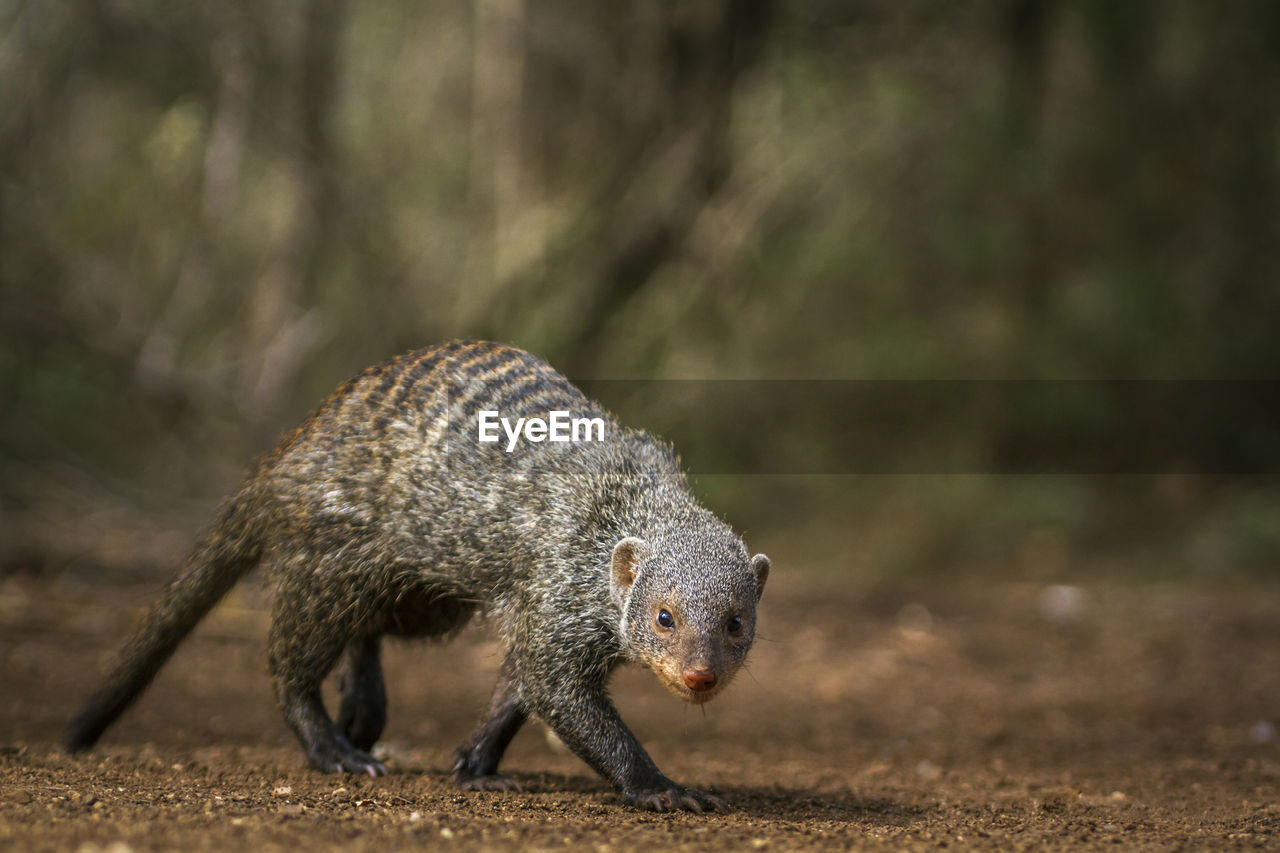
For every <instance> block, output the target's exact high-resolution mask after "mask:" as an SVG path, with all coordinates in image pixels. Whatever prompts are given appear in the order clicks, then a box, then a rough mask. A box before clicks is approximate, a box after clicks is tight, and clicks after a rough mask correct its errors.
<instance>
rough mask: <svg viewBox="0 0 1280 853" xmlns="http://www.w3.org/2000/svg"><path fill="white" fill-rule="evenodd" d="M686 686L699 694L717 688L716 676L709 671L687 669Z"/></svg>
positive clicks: (685, 675)
mask: <svg viewBox="0 0 1280 853" xmlns="http://www.w3.org/2000/svg"><path fill="white" fill-rule="evenodd" d="M684 686H685V687H688V688H689V689H690V690H694V691H698V692H701V691H703V690H710V689H711V688H712V687H715V686H716V674H715V673H714V672H712V671H711V670H709V669H686V670H685V671H684Z"/></svg>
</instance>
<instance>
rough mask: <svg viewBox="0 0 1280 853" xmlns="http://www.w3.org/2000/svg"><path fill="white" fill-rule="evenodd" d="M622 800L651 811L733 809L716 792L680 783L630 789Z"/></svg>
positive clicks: (724, 810) (723, 810)
mask: <svg viewBox="0 0 1280 853" xmlns="http://www.w3.org/2000/svg"><path fill="white" fill-rule="evenodd" d="M622 802H624V803H626V804H627V805H629V806H634V807H635V808H638V809H644V810H645V811H651V812H673V811H678V810H680V809H685V810H687V811H691V812H697V813H699V814H701V813H703V812H712V811H716V812H728V811H732V808H731V807H730V806H729V804H728V803H726V802H725V801H724V800H722V799H720V798H719V797H717V796H716V795H715V794H708V793H707V792H706V791H699V790H697V789H695V788H684V787H681V786H679V785H675V786H672V787H670V788H660V789H642V790H639V791H630V792H628V793H625V794H623V795H622Z"/></svg>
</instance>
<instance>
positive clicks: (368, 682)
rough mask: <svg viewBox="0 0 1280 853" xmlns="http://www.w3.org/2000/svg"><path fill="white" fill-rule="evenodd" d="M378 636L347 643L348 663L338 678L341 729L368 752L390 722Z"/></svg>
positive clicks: (339, 723) (354, 743)
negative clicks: (340, 697) (340, 699)
mask: <svg viewBox="0 0 1280 853" xmlns="http://www.w3.org/2000/svg"><path fill="white" fill-rule="evenodd" d="M380 648H381V642H380V640H379V639H378V637H366V638H364V639H360V640H355V641H353V642H352V643H351V645H349V646H347V652H346V658H347V659H346V664H345V666H344V667H343V670H342V674H341V675H340V676H339V677H338V692H339V693H340V694H341V696H342V703H341V705H339V707H338V728H339V729H341V730H342V733H343V735H344V736H345V737H346V739H347V740H348V741H349V742H350V743H351V745H352V746H354V747H355V748H356V749H359V750H363V751H365V752H368V751H369V750H370V749H373V745H374V744H375V743H377V742H378V738H379V737H381V736H382V730H383V729H384V728H385V727H386V725H387V688H386V685H385V684H384V683H383V680H382V661H381V659H380V654H379V652H380Z"/></svg>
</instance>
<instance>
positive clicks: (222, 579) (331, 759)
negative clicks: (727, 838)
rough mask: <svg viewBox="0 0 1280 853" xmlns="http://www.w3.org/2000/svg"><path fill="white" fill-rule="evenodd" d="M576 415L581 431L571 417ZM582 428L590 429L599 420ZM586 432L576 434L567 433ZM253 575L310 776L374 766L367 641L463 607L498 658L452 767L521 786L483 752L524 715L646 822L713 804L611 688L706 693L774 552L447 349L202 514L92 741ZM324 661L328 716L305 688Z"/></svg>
mask: <svg viewBox="0 0 1280 853" xmlns="http://www.w3.org/2000/svg"><path fill="white" fill-rule="evenodd" d="M486 411H488V412H497V413H499V414H500V415H501V416H503V417H505V418H508V419H509V420H510V421H511V422H516V418H520V417H527V418H533V417H540V418H545V417H546V416H547V414H548V413H549V412H567V413H569V414H570V415H571V416H572V417H573V418H575V419H600V422H601V423H600V425H601V426H603V430H602V432H603V435H592V436H591V438H593V439H598V438H602V439H603V440H591V441H586V440H581V441H578V442H558V441H557V442H552V441H536V437H537V435H536V434H535V433H534V432H532V431H526V432H525V437H526V438H528V439H535V440H524V441H520V442H518V446H514V447H513V446H512V445H513V444H516V442H509V441H507V437H506V436H503V438H502V440H501V441H497V442H492V441H480V440H479V437H478V430H477V423H478V421H479V419H480V415H481V413H483V412H486ZM589 422H590V423H594V421H589ZM595 432H596V433H599V432H601V430H595ZM580 437H585V436H580ZM258 564H261V565H262V566H263V567H264V569H265V570H266V572H267V576H268V578H269V580H270V582H271V586H272V588H273V594H274V599H273V612H272V624H271V630H270V636H269V640H268V657H269V670H270V673H271V677H272V680H273V684H274V686H275V691H276V695H277V698H278V700H279V703H280V705H281V708H282V710H283V712H284V717H285V720H286V721H287V723H288V725H289V727H290V728H291V729H292V730H293V732H294V733H295V734H296V735H297V737H298V740H300V741H301V742H302V746H303V747H304V749H305V750H306V753H307V756H308V758H309V759H310V761H311V763H312V764H313V765H314V766H315V767H317V768H319V769H320V770H323V771H326V772H343V771H345V772H347V773H368V774H370V775H374V776H380V775H382V774H384V773H386V768H385V767H384V765H383V764H382V763H381V762H380V761H378V760H377V759H375V758H374V757H373V756H372V755H371V754H370V752H369V750H370V749H371V748H372V747H373V745H374V742H375V741H377V739H378V737H379V736H380V735H381V733H382V730H383V726H384V724H385V722H386V693H385V689H384V686H383V677H382V667H381V664H380V663H379V643H380V638H381V637H382V636H384V635H388V634H389V635H395V636H416V637H440V636H444V635H448V634H450V633H451V632H453V631H455V630H457V629H459V628H460V627H461V626H462V625H464V624H465V623H466V622H467V621H468V620H469V619H470V618H471V617H472V616H473V615H475V614H477V613H480V614H483V615H484V616H486V617H487V618H488V619H489V620H490V621H491V622H492V623H494V624H495V626H496V629H497V632H498V633H499V635H500V636H501V638H502V640H503V641H504V644H505V658H504V661H503V664H502V668H501V674H500V676H499V678H498V683H497V686H496V688H495V690H494V692H493V698H492V700H491V701H490V703H489V706H488V709H487V710H486V711H485V713H484V716H483V718H482V719H481V722H480V725H479V727H478V728H477V729H476V730H475V732H474V734H472V736H471V737H470V739H469V740H468V741H467V742H466V743H465V744H463V746H462V747H461V748H459V749H458V751H457V753H456V756H455V757H456V763H455V764H454V767H453V773H454V777H455V780H456V782H457V784H458V785H460V786H461V787H462V788H464V789H469V790H518V789H519V786H518V785H517V784H516V783H515V782H514V781H513V780H511V779H509V778H507V777H504V776H500V775H498V773H497V770H498V762H499V760H500V759H501V758H502V754H503V751H504V750H505V749H506V747H507V745H508V744H509V743H510V741H511V739H512V737H514V736H515V734H516V731H517V730H518V729H519V728H520V726H521V725H522V724H523V723H524V722H525V720H527V719H528V718H529V717H530V716H534V717H537V718H539V719H541V720H542V721H543V722H545V723H546V724H547V725H548V726H549V727H550V728H551V729H552V730H553V731H554V732H555V733H556V734H557V735H558V736H559V737H560V739H561V740H562V741H564V743H565V744H566V745H568V746H569V748H570V749H572V750H573V751H574V752H575V753H576V754H577V755H578V756H580V757H581V758H582V760H584V761H585V762H586V763H587V764H589V765H590V766H591V767H593V768H594V769H595V770H596V771H597V772H599V773H600V774H601V775H602V776H603V777H605V778H606V779H607V780H608V781H609V782H611V783H612V784H613V785H614V786H615V787H616V788H617V790H618V793H619V795H620V796H621V799H622V801H623V802H625V803H628V804H630V805H633V806H637V807H640V808H645V809H653V810H657V811H665V810H671V809H690V810H693V811H703V810H705V809H718V810H722V809H725V808H727V805H726V804H725V802H724V801H723V800H721V799H720V798H719V797H716V796H714V795H712V794H709V793H705V792H702V791H698V790H695V789H692V788H686V787H683V786H681V785H678V784H676V783H675V782H673V781H672V780H670V779H668V778H667V777H666V776H664V775H663V774H662V773H661V772H660V771H659V770H658V768H657V766H656V765H655V764H654V762H653V760H652V759H651V758H650V757H649V755H648V754H647V753H646V752H645V750H644V749H643V748H642V747H641V746H640V744H639V742H638V741H637V740H636V738H635V736H634V735H633V734H632V733H631V731H630V730H629V729H628V728H627V726H626V725H625V724H624V723H623V722H622V719H621V718H620V717H619V715H618V712H617V710H616V709H615V708H614V706H613V704H612V702H610V700H609V697H608V694H607V692H606V686H607V682H608V679H609V676H610V673H611V672H612V671H613V670H614V669H615V668H616V667H617V666H618V665H619V664H621V663H624V662H639V663H643V664H644V665H646V666H648V667H649V668H650V669H652V670H653V672H654V673H656V675H657V677H658V679H659V680H660V681H661V682H662V683H663V684H665V685H666V686H667V687H668V688H670V689H671V690H672V691H673V692H674V693H675V694H676V695H678V696H680V697H681V698H683V699H686V700H688V701H689V702H692V703H702V702H705V701H707V700H708V699H710V698H711V697H713V696H715V695H716V694H717V693H719V692H720V690H721V689H722V688H723V687H724V685H725V684H726V683H727V682H728V681H729V680H730V678H731V677H732V676H733V675H734V673H735V672H736V671H737V670H738V669H739V668H740V667H741V666H742V663H743V661H744V659H745V658H746V655H747V652H748V650H749V649H750V648H751V644H752V641H753V639H754V637H755V627H756V604H757V602H758V600H759V598H760V594H761V593H762V592H763V590H764V585H765V581H766V579H767V578H768V576H769V559H768V557H766V556H764V555H763V554H757V555H755V556H754V557H751V556H749V555H748V551H747V550H746V547H745V546H744V545H743V543H742V540H741V539H740V538H739V537H738V536H737V535H736V534H735V533H733V531H732V530H730V528H729V527H728V526H727V525H726V524H725V523H724V522H722V521H720V520H719V519H718V518H716V517H715V516H714V515H713V514H712V513H711V512H709V511H708V510H706V509H704V508H703V507H702V506H700V505H699V504H698V503H697V502H696V501H695V499H694V498H693V497H692V495H691V494H690V492H689V490H688V487H687V485H686V482H685V479H684V475H683V474H682V473H681V470H680V467H679V465H678V462H677V460H676V458H675V457H674V455H673V454H672V452H671V451H670V450H669V449H668V448H667V447H666V446H665V445H664V444H662V443H660V442H658V441H657V440H655V439H654V438H652V437H650V436H649V435H647V434H645V433H644V432H641V431H638V430H633V429H627V428H625V427H623V426H621V425H620V424H619V423H618V422H617V421H616V420H615V419H614V418H613V416H612V415H610V414H609V413H608V412H606V411H605V410H604V409H603V408H602V407H601V406H599V405H598V404H597V403H595V402H593V401H592V400H590V399H588V398H587V397H586V396H585V395H583V394H582V392H581V391H579V390H578V389H577V388H576V387H574V386H573V385H572V384H570V382H569V381H568V380H567V379H565V378H564V377H563V376H561V375H560V374H559V373H557V372H556V371H555V370H554V369H553V368H552V367H551V366H550V365H548V364H547V363H545V362H544V361H542V360H540V359H538V358H536V357H535V356H533V355H530V354H529V353H527V352H524V351H522V350H519V349H516V348H514V347H510V346H505V345H501V344H495V343H486V342H473V341H454V342H451V343H446V344H443V345H440V346H437V347H434V348H430V349H424V350H419V351H417V352H413V353H410V354H407V355H403V356H400V357H398V358H393V359H391V360H390V361H388V362H385V363H383V364H380V365H377V366H375V367H371V368H369V369H367V370H365V371H364V372H363V373H361V374H359V375H358V376H356V377H354V378H353V379H351V380H350V381H348V382H347V383H346V384H345V385H343V386H342V387H341V388H339V389H338V390H337V391H336V392H335V393H334V394H333V395H332V396H330V397H329V399H328V400H327V401H326V402H325V403H324V404H322V405H321V406H320V408H319V409H317V410H316V411H315V412H313V413H312V414H311V415H310V416H309V417H308V418H307V419H306V420H305V421H304V422H303V424H302V425H301V426H300V427H299V428H298V429H297V430H295V431H294V432H293V434H292V435H290V436H289V437H288V438H286V439H285V440H284V441H283V442H282V443H281V444H280V445H279V446H278V447H276V449H275V450H273V451H272V452H271V453H270V454H268V455H267V456H266V457H264V458H263V459H262V460H261V461H260V462H259V463H258V465H257V467H256V469H255V470H254V471H253V472H252V473H251V474H250V475H249V477H248V479H247V480H246V481H245V483H244V484H243V486H242V487H241V489H240V491H239V492H238V493H236V494H235V495H234V496H232V497H231V498H230V499H229V500H228V501H227V502H226V503H225V504H224V505H223V506H222V508H221V510H220V512H219V514H218V516H217V519H216V521H215V522H214V524H213V526H212V527H211V528H210V529H209V531H208V532H207V533H205V535H204V536H203V538H202V539H201V540H200V541H199V542H198V544H197V545H196V547H195V548H194V550H193V552H192V553H191V555H190V556H189V557H188V558H187V560H186V563H185V565H184V566H183V568H182V570H181V572H180V573H179V574H178V575H177V577H176V578H175V579H174V580H173V581H171V582H170V584H169V586H168V587H167V589H166V591H165V592H164V594H163V597H162V598H161V599H160V601H159V602H158V603H157V604H156V605H155V607H154V609H152V610H151V612H150V614H149V615H148V616H147V617H146V618H145V619H144V621H143V623H142V625H141V626H140V628H139V630H138V632H137V634H136V635H135V636H134V638H133V639H132V641H131V642H130V643H129V645H128V646H127V647H126V648H125V649H124V651H123V652H122V653H121V656H120V660H119V662H118V664H117V665H116V667H115V669H114V671H113V672H112V673H111V675H110V676H109V677H108V679H107V681H106V683H105V685H104V686H103V687H102V688H101V689H100V690H99V691H98V692H97V693H96V694H94V695H93V697H92V698H90V699H89V701H88V702H87V703H86V705H85V707H84V710H83V711H82V712H81V713H80V715H79V716H78V717H77V718H76V719H75V720H74V721H73V723H72V724H71V726H70V728H69V730H68V733H67V737H66V745H67V748H68V749H70V750H72V751H78V750H83V749H86V748H88V747H90V746H92V745H93V744H94V743H95V742H96V741H97V740H98V738H99V737H100V736H101V735H102V733H103V731H104V730H105V729H106V728H107V726H109V725H110V724H111V723H112V722H113V721H114V720H115V719H116V718H117V717H119V716H120V714H121V713H123V712H124V710H125V709H126V708H127V707H128V706H129V704H130V703H131V702H132V701H133V700H134V699H135V698H137V696H138V694H139V693H141V692H142V690H143V689H144V688H145V687H146V686H147V685H148V684H149V683H150V682H151V680H152V678H153V677H154V676H155V674H156V672H157V670H158V669H159V668H160V667H161V665H162V664H163V663H164V662H165V661H166V660H167V659H168V658H169V656H170V655H171V654H172V653H173V651H174V649H175V648H176V647H177V645H178V643H179V642H181V641H182V639H183V638H184V637H185V636H186V635H187V634H188V633H189V632H190V631H191V630H192V628H194V627H195V625H196V623H197V622H198V621H199V620H200V619H201V618H202V617H203V616H204V615H205V614H206V613H207V612H208V611H209V610H210V609H211V608H212V607H213V606H214V604H216V603H217V601H218V600H219V599H220V598H222V596H223V595H224V594H225V593H226V592H227V591H228V590H229V589H230V588H231V587H232V586H233V585H234V584H235V582H236V581H237V580H238V579H239V578H240V577H241V576H242V575H244V574H245V573H246V572H248V571H249V570H250V569H251V568H253V567H254V566H256V565H258ZM340 659H343V663H344V665H343V667H342V669H341V673H340V676H339V693H340V704H339V709H338V716H337V722H336V724H335V722H334V721H333V720H332V719H331V718H330V716H329V714H328V713H327V711H326V710H325V707H324V704H323V702H322V701H321V684H322V682H323V681H324V679H325V678H326V677H327V676H328V674H329V673H330V671H331V670H332V669H333V668H334V667H335V665H336V664H337V663H338V662H339V660H340Z"/></svg>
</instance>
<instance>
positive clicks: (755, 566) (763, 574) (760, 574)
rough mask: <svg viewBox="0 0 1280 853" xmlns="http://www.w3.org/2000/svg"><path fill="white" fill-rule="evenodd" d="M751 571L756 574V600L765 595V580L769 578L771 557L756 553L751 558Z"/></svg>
mask: <svg viewBox="0 0 1280 853" xmlns="http://www.w3.org/2000/svg"><path fill="white" fill-rule="evenodd" d="M751 571H752V573H753V574H755V576H756V601H759V600H760V596H762V595H764V582H765V581H767V580H768V579H769V558H768V557H766V556H765V555H764V554H756V555H755V556H754V557H752V558H751Z"/></svg>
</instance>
